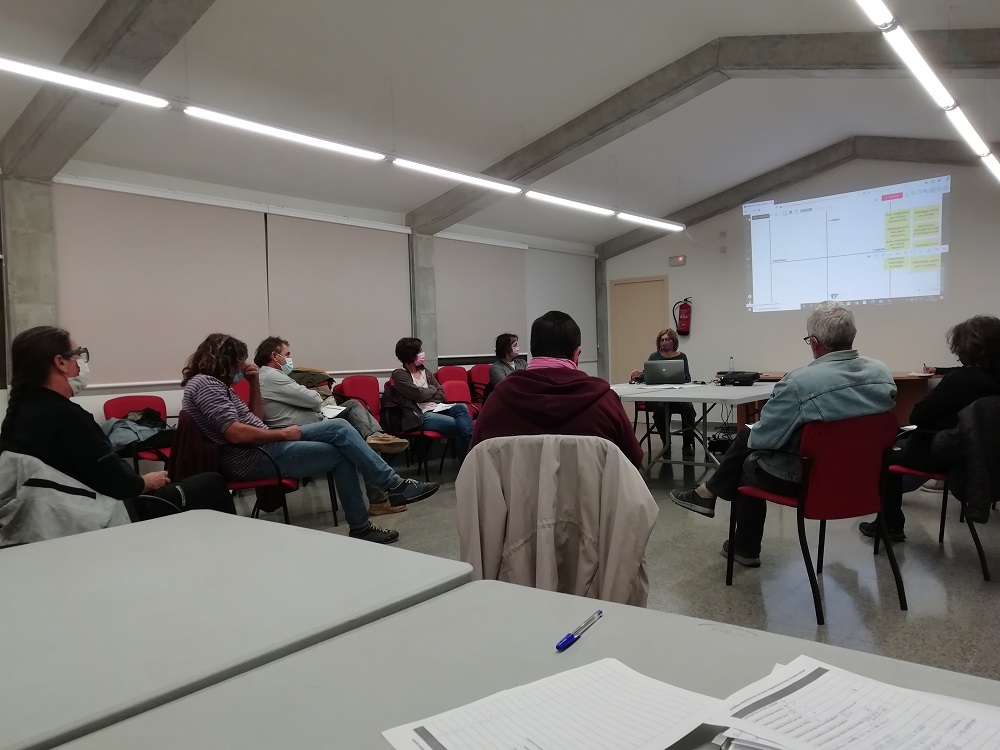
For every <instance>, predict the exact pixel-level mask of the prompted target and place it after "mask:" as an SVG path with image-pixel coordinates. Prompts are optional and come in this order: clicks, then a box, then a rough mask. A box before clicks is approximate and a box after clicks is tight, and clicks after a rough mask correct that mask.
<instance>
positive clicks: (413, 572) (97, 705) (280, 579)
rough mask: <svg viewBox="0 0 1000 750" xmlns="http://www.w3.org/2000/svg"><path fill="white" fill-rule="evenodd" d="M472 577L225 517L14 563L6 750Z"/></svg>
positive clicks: (76, 728) (3, 662) (3, 734)
mask: <svg viewBox="0 0 1000 750" xmlns="http://www.w3.org/2000/svg"><path fill="white" fill-rule="evenodd" d="M470 578H471V568H470V566H468V565H466V564H464V563H459V562H454V561H451V560H443V559H440V558H436V557H431V556H428V555H420V554H417V553H415V552H407V551H405V550H398V549H392V548H388V547H383V546H381V545H377V544H372V543H371V542H362V541H357V540H353V539H348V538H346V537H343V536H338V535H334V534H328V533H325V532H321V531H313V530H309V529H302V528H296V527H294V526H285V525H284V524H277V523H271V522H268V521H259V520H251V519H249V518H239V517H236V516H228V515H224V514H221V513H214V512H211V511H191V512H188V513H182V514H179V515H175V516H169V517H167V518H162V519H158V520H155V521H146V522H144V523H138V524H134V525H129V526H119V527H115V528H111V529H104V530H102V531H94V532H90V533H87V534H80V535H78V536H72V537H65V538H63V539H56V540H53V541H49V542H40V543H37V544H31V545H27V546H24V547H14V548H11V549H6V550H2V551H0V707H2V708H0V716H2V718H0V748H3V749H4V750H8V749H9V748H30V747H37V746H38V745H39V744H44V746H46V747H51V746H52V745H51V744H47V743H52V742H53V741H54V740H55V739H59V740H65V739H68V738H71V737H76V736H80V735H81V734H83V733H84V732H85V731H90V730H92V729H93V728H95V727H99V726H106V725H107V724H110V723H111V722H113V721H117V720H120V719H121V718H124V717H126V716H131V715H133V714H135V713H138V712H139V711H141V710H145V709H147V708H150V707H152V706H156V705H159V704H161V703H164V702H166V701H168V700H172V699H173V698H176V697H179V696H181V695H186V694H187V693H191V692H193V691H195V690H197V689H198V688H200V687H203V686H205V685H208V684H212V683H214V682H218V681H220V680H222V679H225V678H226V677H228V676H231V675H233V674H238V673H240V672H243V671H245V670H247V669H252V668H253V667H255V666H259V665H260V664H264V663H266V662H269V661H272V660H273V659H276V658H278V657H280V656H284V655H286V654H289V653H292V652H294V651H298V650H300V649H302V648H305V647H307V646H311V645H313V644H315V643H318V642H319V641H323V640H325V639H327V638H330V637H331V636H335V635H338V634H340V633H343V632H345V631H348V630H352V629H354V628H357V627H359V626H361V625H364V624H365V623H368V622H372V621H373V620H377V619H378V618H380V617H384V616H385V615H387V614H391V613H393V612H398V611H399V610H401V609H404V608H405V607H408V606H411V605H413V604H416V603H418V602H421V601H424V600H426V599H429V598H431V597H433V596H436V595H438V594H440V593H442V592H445V591H448V590H450V589H453V588H455V587H457V586H460V585H461V584H463V583H465V582H467V581H468V580H470ZM140 745H141V743H140Z"/></svg>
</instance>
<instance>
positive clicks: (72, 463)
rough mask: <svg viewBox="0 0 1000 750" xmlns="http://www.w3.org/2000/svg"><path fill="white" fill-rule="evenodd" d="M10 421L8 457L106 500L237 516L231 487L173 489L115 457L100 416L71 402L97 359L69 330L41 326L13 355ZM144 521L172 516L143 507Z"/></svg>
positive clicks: (2, 432)
mask: <svg viewBox="0 0 1000 750" xmlns="http://www.w3.org/2000/svg"><path fill="white" fill-rule="evenodd" d="M10 357H11V381H10V398H9V401H8V402H7V414H6V416H5V417H4V420H3V425H2V426H0V451H13V452H15V453H23V454H25V455H29V456H34V457H35V458H37V459H38V460H40V461H42V462H44V463H46V464H47V465H49V466H51V467H52V468H53V469H56V470H57V471H61V472H62V473H63V474H66V475H67V476H70V477H73V479H76V480H77V481H79V482H82V483H83V484H85V485H87V486H88V487H89V488H90V489H92V490H94V491H95V492H98V493H100V494H102V495H107V496H109V497H113V498H117V499H119V500H125V499H127V498H134V497H136V496H138V495H154V496H156V497H158V498H160V499H161V500H166V501H167V502H169V503H171V504H172V505H174V506H176V507H177V508H178V509H181V510H195V509H202V510H206V509H207V510H218V511H221V512H223V513H236V507H235V506H234V504H233V498H232V495H230V494H229V491H228V490H227V489H226V481H225V479H223V478H222V476H220V475H219V474H213V473H207V474H198V475H196V476H193V477H189V478H188V479H185V480H183V481H181V482H175V483H171V482H170V479H169V477H167V472H165V471H153V472H150V473H148V474H143V475H139V474H136V473H135V471H133V470H132V467H131V466H129V464H128V463H126V462H125V461H123V460H122V459H121V458H119V457H118V455H117V454H116V453H115V452H114V449H113V448H112V447H111V443H109V442H108V439H107V437H105V435H104V431H103V430H102V429H101V427H100V425H98V424H97V421H96V420H95V419H94V417H93V415H92V414H91V413H90V412H88V411H87V410H86V409H84V408H83V407H82V406H80V405H79V404H76V403H74V402H72V401H70V397H72V396H77V395H79V394H80V393H81V392H82V391H83V390H84V388H86V387H87V380H88V377H89V371H90V368H89V365H88V363H89V361H90V353H89V352H88V351H87V349H86V348H84V347H80V346H77V344H76V342H75V341H73V339H72V338H71V337H70V335H69V333H67V332H66V331H64V330H63V329H61V328H53V327H51V326H38V327H36V328H30V329H28V330H27V331H24V332H23V333H19V334H18V335H17V336H16V337H15V338H14V341H13V343H12V344H11V347H10ZM135 506H136V510H137V511H138V513H139V515H140V516H141V517H142V518H153V517H156V516H162V515H166V513H164V511H165V510H167V509H166V508H161V507H159V504H158V503H154V502H153V501H147V500H142V499H139V500H137V501H136V503H135Z"/></svg>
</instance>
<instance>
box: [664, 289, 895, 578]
mask: <svg viewBox="0 0 1000 750" xmlns="http://www.w3.org/2000/svg"><path fill="white" fill-rule="evenodd" d="M806 332H807V333H808V334H809V335H808V336H806V337H805V339H804V340H805V342H806V343H807V344H809V348H810V349H811V350H812V354H813V358H814V359H813V361H812V362H810V363H809V364H808V365H807V366H806V367H801V368H799V369H798V370H792V371H791V372H789V373H786V375H785V377H783V378H782V379H781V381H780V382H778V383H777V384H775V386H774V392H773V393H772V394H771V399H770V401H768V402H767V404H766V405H765V406H764V408H763V410H762V411H761V413H760V421H759V422H757V424H755V425H754V426H753V430H751V429H750V428H749V427H744V428H743V429H742V430H740V431H739V432H738V433H737V434H736V439H735V440H734V441H733V444H732V446H730V448H729V450H728V451H726V455H725V456H723V458H722V462H721V464H720V465H719V468H718V469H716V471H715V474H714V475H713V476H712V478H711V479H709V480H708V482H706V483H704V484H701V485H698V486H697V487H695V488H694V489H692V490H686V491H684V492H671V493H670V499H671V500H673V501H674V502H675V503H676V504H677V505H679V506H681V507H682V508H687V509H688V510H693V511H694V512H696V513H701V514H702V515H705V516H708V517H709V518H712V517H713V516H714V515H715V501H716V498H719V497H721V498H723V499H725V500H730V501H732V503H733V506H732V513H733V514H734V515H735V517H736V550H735V552H734V557H735V559H736V562H738V563H740V565H745V566H746V567H748V568H759V567H760V543H761V539H762V538H763V536H764V519H765V517H766V515H767V502H766V501H765V500H758V499H756V498H750V497H745V496H743V495H740V493H739V491H738V488H739V487H740V486H742V485H753V486H755V487H761V488H763V489H765V490H767V491H768V492H774V493H777V494H780V495H798V493H799V482H800V480H801V476H800V466H799V461H798V459H797V458H796V457H794V456H787V455H779V454H773V453H755V452H754V449H772V450H782V451H788V452H791V453H797V452H798V449H799V440H800V438H801V434H802V427H803V425H805V424H806V423H807V422H831V421H834V420H838V419H848V418H850V417H863V416H867V415H869V414H880V413H882V412H886V411H889V410H890V409H892V407H893V406H894V405H895V402H894V400H893V399H895V397H896V383H895V381H893V379H892V374H891V373H890V372H889V369H888V368H887V367H886V366H885V365H884V364H883V363H882V362H879V361H878V360H877V359H869V358H867V357H861V356H858V352H857V351H856V350H855V349H853V348H852V347H853V345H854V337H855V335H856V334H857V328H856V326H855V324H854V315H853V314H852V313H851V311H850V309H849V308H847V307H845V306H843V305H841V304H839V303H836V302H823V303H821V304H820V305H818V306H817V307H816V309H815V310H813V312H812V314H811V315H810V316H809V320H808V321H807V322H806ZM845 470H849V469H848V468H847V467H845ZM728 549H729V542H726V543H725V544H723V546H722V554H723V556H726V555H727V554H728Z"/></svg>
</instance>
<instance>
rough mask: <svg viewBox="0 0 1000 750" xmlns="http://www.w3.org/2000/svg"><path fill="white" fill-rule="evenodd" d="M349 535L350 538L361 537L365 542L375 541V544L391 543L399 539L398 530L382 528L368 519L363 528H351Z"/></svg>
mask: <svg viewBox="0 0 1000 750" xmlns="http://www.w3.org/2000/svg"><path fill="white" fill-rule="evenodd" d="M350 537H351V538H352V539H363V540H365V541H366V542H375V543H376V544H392V543H393V542H395V541H396V540H397V539H399V532H398V531H392V530H390V529H383V528H381V527H379V526H376V525H375V524H373V523H371V522H370V521H369V523H368V525H367V526H365V527H364V528H363V529H351V533H350Z"/></svg>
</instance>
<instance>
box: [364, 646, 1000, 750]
mask: <svg viewBox="0 0 1000 750" xmlns="http://www.w3.org/2000/svg"><path fill="white" fill-rule="evenodd" d="M702 724H708V725H711V726H723V727H729V729H728V730H727V731H725V732H724V733H722V734H720V735H719V736H718V737H716V740H715V741H716V744H719V745H722V747H723V748H724V750H890V749H891V750H930V749H931V748H934V749H935V750H937V749H939V748H940V749H947V750H996V748H1000V709H998V708H994V707H993V706H985V705H982V704H979V703H971V702H969V701H962V700H958V699H955V698H946V697H944V696H940V695H932V694H930V693H921V692H917V691H915V690H906V689H904V688H897V687H894V686H892V685H887V684H885V683H882V682H879V681H877V680H871V679H868V678H866V677H860V676H858V675H855V674H852V673H851V672H847V671H845V670H843V669H838V668H837V667H832V666H830V665H828V664H823V663H821V662H818V661H816V660H815V659H810V658H809V657H806V656H800V657H799V658H797V659H796V660H795V661H793V662H792V663H791V664H788V665H786V666H782V665H778V666H776V667H775V669H774V671H773V672H772V673H771V674H770V675H769V676H768V677H765V678H764V679H763V680H759V681H758V682H755V683H753V684H752V685H749V686H747V687H745V688H743V689H742V690H740V691H739V692H737V693H734V694H733V695H732V696H730V697H729V698H727V699H726V700H724V701H719V700H716V699H715V698H709V697H707V696H704V695H699V694H698V693H692V692H690V691H687V690H683V689H681V688H678V687H674V686H673V685H668V684H666V683H663V682H659V681H658V680H654V679H652V678H650V677H645V676H643V675H641V674H639V673H638V672H634V671H632V670H631V669H629V668H628V667H626V666H625V665H624V664H622V663H621V662H618V661H616V660H615V659H604V660H602V661H599V662H595V663H593V664H590V665H588V666H585V667H580V668H579V669H572V670H570V671H568V672H563V673H561V674H557V675H554V676H553V677H547V678H545V679H543V680H539V681H538V682H533V683H530V684H528V685H523V686H521V687H517V688H513V689H510V690H505V691H503V692H500V693H497V694H496V695H493V696H490V697H489V698H484V699H482V700H479V701H476V702H475V703H470V704H469V705H467V706H464V707H462V708H457V709H455V710H452V711H448V712H446V713H443V714H438V715H437V716H432V717H431V718H429V719H424V720H423V721H417V722H414V723H412V724H407V725H404V726H401V727H396V728H395V729H390V730H387V731H385V732H383V733H382V734H383V736H384V737H385V738H386V739H387V740H388V741H389V742H390V743H391V744H392V746H393V747H394V748H397V750H511V748H518V749H521V748H530V750H599V749H600V750H603V749H604V748H615V750H663V749H664V748H667V747H669V746H670V745H672V744H673V743H675V742H677V741H678V740H680V739H681V738H683V737H684V736H685V735H687V734H689V733H690V732H692V731H693V730H695V729H697V728H698V727H699V726H701V725H702Z"/></svg>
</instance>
